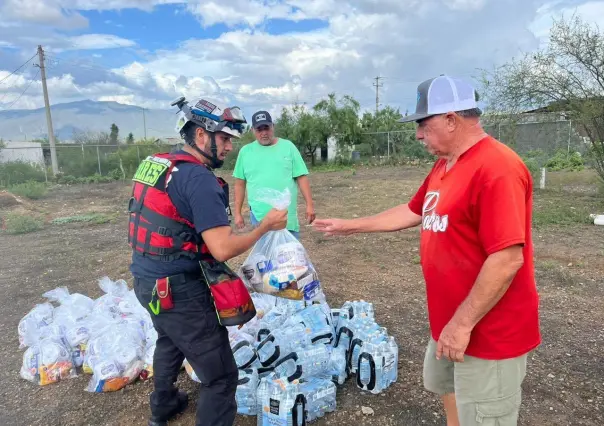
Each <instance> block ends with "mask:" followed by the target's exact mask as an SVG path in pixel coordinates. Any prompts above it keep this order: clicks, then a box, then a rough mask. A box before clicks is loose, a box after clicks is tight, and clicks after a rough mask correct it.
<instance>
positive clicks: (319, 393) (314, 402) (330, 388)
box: [299, 377, 336, 423]
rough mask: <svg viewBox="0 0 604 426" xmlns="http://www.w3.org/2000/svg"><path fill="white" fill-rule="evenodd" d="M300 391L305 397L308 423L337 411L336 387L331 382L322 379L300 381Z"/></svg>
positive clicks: (314, 378)
mask: <svg viewBox="0 0 604 426" xmlns="http://www.w3.org/2000/svg"><path fill="white" fill-rule="evenodd" d="M299 391H300V394H302V395H303V396H304V399H303V400H304V402H305V409H304V412H305V414H306V419H305V420H306V422H307V423H310V422H312V421H313V420H316V419H318V418H320V417H323V416H325V414H327V413H331V412H334V411H336V386H335V384H334V383H333V382H332V381H331V380H329V379H326V378H322V377H311V378H310V379H307V380H300V386H299Z"/></svg>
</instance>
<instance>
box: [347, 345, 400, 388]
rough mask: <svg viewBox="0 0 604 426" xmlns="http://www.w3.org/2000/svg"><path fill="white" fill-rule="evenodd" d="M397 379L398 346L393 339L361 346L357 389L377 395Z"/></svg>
mask: <svg viewBox="0 0 604 426" xmlns="http://www.w3.org/2000/svg"><path fill="white" fill-rule="evenodd" d="M397 377H398V346H397V345H396V342H395V341H394V338H393V337H391V336H390V337H388V339H387V340H382V341H380V342H379V343H366V344H365V345H363V349H362V351H361V354H360V355H359V359H358V361H357V377H356V383H357V387H359V388H360V389H362V390H365V391H369V392H371V393H373V394H378V393H381V392H383V391H384V389H386V388H388V387H389V386H390V385H391V384H392V383H394V382H396V380H397Z"/></svg>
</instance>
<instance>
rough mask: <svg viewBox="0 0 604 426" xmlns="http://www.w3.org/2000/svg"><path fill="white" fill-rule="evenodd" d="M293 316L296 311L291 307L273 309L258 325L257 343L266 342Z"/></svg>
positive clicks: (281, 306) (282, 306)
mask: <svg viewBox="0 0 604 426" xmlns="http://www.w3.org/2000/svg"><path fill="white" fill-rule="evenodd" d="M293 314H294V310H293V309H292V307H291V306H290V305H280V306H277V307H275V308H273V309H271V310H270V311H269V312H268V313H267V314H266V315H264V317H263V318H262V319H261V320H260V321H259V323H258V331H257V332H256V341H257V342H261V341H262V340H264V339H265V338H266V337H267V336H268V335H269V334H271V332H272V331H273V330H276V329H277V328H279V327H281V326H282V325H283V324H284V323H285V321H286V320H287V319H288V318H289V317H291V316H292V315H293Z"/></svg>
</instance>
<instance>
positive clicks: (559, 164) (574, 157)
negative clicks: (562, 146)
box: [545, 151, 585, 172]
mask: <svg viewBox="0 0 604 426" xmlns="http://www.w3.org/2000/svg"><path fill="white" fill-rule="evenodd" d="M545 167H546V168H547V170H548V171H550V172H558V171H562V170H568V171H572V172H578V171H581V170H583V169H584V168H585V164H584V162H583V157H582V156H581V154H580V153H578V152H573V153H570V154H569V153H568V152H566V151H558V152H557V153H556V155H554V156H553V157H551V158H550V159H549V160H547V162H546V163H545Z"/></svg>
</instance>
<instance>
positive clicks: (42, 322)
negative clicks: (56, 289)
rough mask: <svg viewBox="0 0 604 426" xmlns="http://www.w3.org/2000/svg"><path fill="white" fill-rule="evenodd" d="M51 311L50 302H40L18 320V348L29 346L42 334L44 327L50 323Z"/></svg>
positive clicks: (52, 308) (51, 318) (52, 307)
mask: <svg viewBox="0 0 604 426" xmlns="http://www.w3.org/2000/svg"><path fill="white" fill-rule="evenodd" d="M53 311H54V306H52V305H51V304H50V303H48V302H46V303H41V304H39V305H36V306H34V308H33V309H32V310H31V311H29V312H28V313H27V314H26V315H25V316H24V317H23V318H22V319H21V321H19V326H18V332H19V349H25V348H26V347H28V346H31V345H32V344H34V343H36V342H37V341H38V340H40V338H41V337H42V336H44V333H45V332H44V329H45V328H46V327H48V326H49V325H50V324H51V323H52V320H53Z"/></svg>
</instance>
